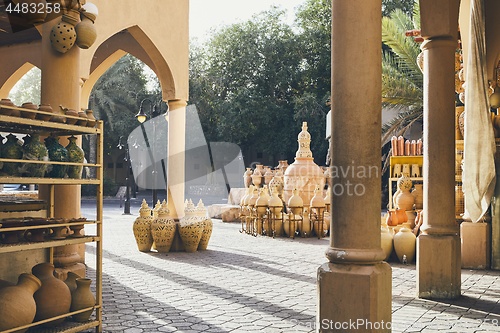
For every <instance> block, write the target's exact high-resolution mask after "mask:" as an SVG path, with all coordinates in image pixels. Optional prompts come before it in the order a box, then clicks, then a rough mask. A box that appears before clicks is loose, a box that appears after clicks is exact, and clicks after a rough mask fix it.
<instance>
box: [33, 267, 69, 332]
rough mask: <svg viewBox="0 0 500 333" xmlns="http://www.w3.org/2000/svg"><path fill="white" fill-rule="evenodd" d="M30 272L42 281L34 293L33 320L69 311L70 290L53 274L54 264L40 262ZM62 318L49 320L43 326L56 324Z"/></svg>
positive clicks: (61, 320)
mask: <svg viewBox="0 0 500 333" xmlns="http://www.w3.org/2000/svg"><path fill="white" fill-rule="evenodd" d="M31 271H32V273H33V275H35V276H36V277H37V278H39V279H40V281H41V282H42V287H41V288H40V289H38V291H37V292H36V293H35V295H34V298H35V301H36V316H35V321H38V320H44V319H49V318H52V317H56V316H60V315H63V314H66V313H68V312H69V309H70V306H71V292H70V291H69V288H68V286H67V285H66V284H65V283H64V282H63V281H61V280H59V279H58V278H56V277H55V276H54V265H53V264H51V263H48V262H47V263H41V264H38V265H36V266H34V267H33V268H32V270H31ZM63 321H64V318H62V319H58V320H54V321H50V322H48V323H46V324H44V326H49V327H53V326H57V325H59V324H60V323H62V322H63Z"/></svg>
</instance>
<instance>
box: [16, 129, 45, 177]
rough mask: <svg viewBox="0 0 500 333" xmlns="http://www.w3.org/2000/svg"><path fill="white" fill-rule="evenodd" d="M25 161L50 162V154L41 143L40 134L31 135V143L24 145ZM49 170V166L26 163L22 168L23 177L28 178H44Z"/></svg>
mask: <svg viewBox="0 0 500 333" xmlns="http://www.w3.org/2000/svg"><path fill="white" fill-rule="evenodd" d="M23 160H32V161H48V160H49V152H48V150H47V147H45V145H44V144H43V143H42V142H41V141H40V134H38V133H33V134H31V139H30V140H29V142H27V143H26V142H25V143H24V145H23ZM46 170H47V164H40V163H37V164H35V163H24V164H23V165H22V167H21V172H22V174H23V175H25V176H28V177H43V176H44V175H45V171H46Z"/></svg>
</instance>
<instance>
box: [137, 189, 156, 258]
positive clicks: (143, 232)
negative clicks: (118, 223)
mask: <svg viewBox="0 0 500 333" xmlns="http://www.w3.org/2000/svg"><path fill="white" fill-rule="evenodd" d="M152 221H153V216H151V208H149V206H148V204H147V203H146V200H145V199H142V204H141V208H140V209H139V217H137V218H136V219H135V221H134V226H133V230H134V237H135V242H136V243H137V247H138V249H139V251H141V252H149V251H151V246H152V245H153V236H152V235H151V222H152Z"/></svg>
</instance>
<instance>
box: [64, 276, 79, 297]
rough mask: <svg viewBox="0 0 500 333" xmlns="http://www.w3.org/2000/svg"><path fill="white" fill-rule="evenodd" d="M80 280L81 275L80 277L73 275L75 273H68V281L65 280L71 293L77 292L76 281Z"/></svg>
mask: <svg viewBox="0 0 500 333" xmlns="http://www.w3.org/2000/svg"><path fill="white" fill-rule="evenodd" d="M79 278H81V276H80V275H78V274H76V273H73V272H68V274H67V277H66V280H64V283H66V285H67V286H68V288H69V291H70V292H73V291H75V289H76V279H79Z"/></svg>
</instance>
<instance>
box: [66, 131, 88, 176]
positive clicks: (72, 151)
mask: <svg viewBox="0 0 500 333" xmlns="http://www.w3.org/2000/svg"><path fill="white" fill-rule="evenodd" d="M68 140H69V143H68V145H67V146H66V150H67V151H68V161H69V162H74V163H83V161H84V159H85V155H84V153H83V150H82V148H80V147H79V146H78V145H77V144H76V137H75V136H70V137H69V138H68ZM82 170H83V165H69V166H68V171H67V173H68V177H69V178H75V179H79V178H82Z"/></svg>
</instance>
